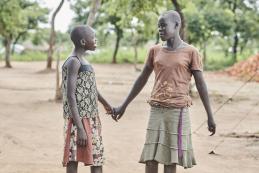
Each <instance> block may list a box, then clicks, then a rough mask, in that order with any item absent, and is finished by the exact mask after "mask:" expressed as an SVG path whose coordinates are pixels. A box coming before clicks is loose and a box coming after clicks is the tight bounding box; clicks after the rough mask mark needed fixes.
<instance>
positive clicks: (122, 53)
mask: <svg viewBox="0 0 259 173" xmlns="http://www.w3.org/2000/svg"><path fill="white" fill-rule="evenodd" d="M147 50H148V48H147V47H145V46H143V47H139V48H138V62H137V63H144V62H145V59H146V57H147ZM70 51H71V48H66V49H65V51H63V52H61V54H60V57H61V60H64V59H66V58H67V56H68V55H69V54H70ZM201 53H202V52H201ZM112 55H113V47H112V48H108V47H106V48H100V49H98V50H97V51H96V52H94V53H92V54H90V55H89V57H88V59H89V61H90V62H91V63H111V62H112ZM251 55H253V53H252V52H251V51H249V50H246V51H244V52H243V53H242V54H238V58H237V59H238V61H240V60H244V59H246V58H247V57H249V56H251ZM3 56H4V55H0V59H2V60H3ZM231 56H232V54H231V53H229V55H228V56H226V55H225V54H224V52H223V51H221V50H215V49H214V48H213V47H212V46H210V47H209V48H208V50H207V60H206V64H205V65H204V69H205V70H209V71H211V70H221V69H224V68H226V67H228V66H231V65H232V64H233V60H232V57H231ZM56 57H57V54H56V53H55V54H54V59H56ZM46 59H47V52H42V51H25V52H24V53H22V54H14V55H12V56H11V60H12V61H46ZM133 62H134V50H133V48H131V47H120V49H119V51H118V54H117V63H119V64H121V63H133Z"/></svg>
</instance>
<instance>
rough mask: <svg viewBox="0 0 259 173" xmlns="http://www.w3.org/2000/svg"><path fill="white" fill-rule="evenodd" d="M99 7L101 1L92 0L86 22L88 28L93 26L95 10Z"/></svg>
mask: <svg viewBox="0 0 259 173" xmlns="http://www.w3.org/2000/svg"><path fill="white" fill-rule="evenodd" d="M100 5H101V0H93V4H92V8H91V10H90V13H89V15H88V18H87V22H86V24H87V25H88V26H92V25H93V23H94V21H95V16H96V13H97V10H98V9H99V7H100Z"/></svg>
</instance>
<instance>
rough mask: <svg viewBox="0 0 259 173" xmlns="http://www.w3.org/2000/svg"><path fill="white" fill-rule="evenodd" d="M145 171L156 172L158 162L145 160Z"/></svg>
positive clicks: (148, 172) (147, 172)
mask: <svg viewBox="0 0 259 173" xmlns="http://www.w3.org/2000/svg"><path fill="white" fill-rule="evenodd" d="M146 173H158V163H157V162H156V161H154V160H152V161H147V162H146Z"/></svg>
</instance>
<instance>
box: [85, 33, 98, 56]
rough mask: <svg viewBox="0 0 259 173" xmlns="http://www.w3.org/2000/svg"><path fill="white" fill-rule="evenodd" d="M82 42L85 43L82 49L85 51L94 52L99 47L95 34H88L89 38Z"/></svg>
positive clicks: (86, 37)
mask: <svg viewBox="0 0 259 173" xmlns="http://www.w3.org/2000/svg"><path fill="white" fill-rule="evenodd" d="M82 41H83V44H82V47H83V48H84V49H85V50H92V51H94V50H95V49H96V47H97V41H96V36H95V33H94V32H91V33H88V36H85V38H84V39H82Z"/></svg>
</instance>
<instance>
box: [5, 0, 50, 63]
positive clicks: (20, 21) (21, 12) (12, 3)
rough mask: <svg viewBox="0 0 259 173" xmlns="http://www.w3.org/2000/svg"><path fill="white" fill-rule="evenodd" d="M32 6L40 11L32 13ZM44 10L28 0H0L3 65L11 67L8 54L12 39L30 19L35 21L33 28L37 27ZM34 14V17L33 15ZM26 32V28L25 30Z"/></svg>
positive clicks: (22, 29) (26, 25) (25, 26)
mask: <svg viewBox="0 0 259 173" xmlns="http://www.w3.org/2000/svg"><path fill="white" fill-rule="evenodd" d="M32 6H33V7H37V9H38V10H39V11H41V12H39V13H36V12H35V13H33V10H34V9H33V8H32ZM44 15H45V13H44V10H43V9H42V8H40V7H39V6H38V5H36V4H35V3H33V2H31V1H29V0H2V1H0V35H1V36H2V37H3V40H4V41H3V43H4V47H5V66H6V67H8V68H11V67H12V66H11V62H10V54H11V44H12V43H13V41H14V39H15V38H17V37H18V36H19V34H20V33H23V32H24V30H25V28H27V27H28V25H29V23H30V19H31V18H33V19H35V18H36V19H35V20H33V21H34V22H35V23H34V25H33V28H35V27H37V25H38V21H39V20H40V19H42V18H44ZM35 16H36V17H35ZM30 28H31V27H30ZM26 32H27V30H26Z"/></svg>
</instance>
